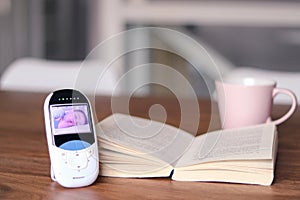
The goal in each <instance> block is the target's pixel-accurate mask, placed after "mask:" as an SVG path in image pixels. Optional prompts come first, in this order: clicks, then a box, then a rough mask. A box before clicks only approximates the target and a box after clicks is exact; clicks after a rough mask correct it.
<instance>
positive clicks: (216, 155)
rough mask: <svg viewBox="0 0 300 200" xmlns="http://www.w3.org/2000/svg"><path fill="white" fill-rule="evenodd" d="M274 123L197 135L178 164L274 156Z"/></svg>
mask: <svg viewBox="0 0 300 200" xmlns="http://www.w3.org/2000/svg"><path fill="white" fill-rule="evenodd" d="M275 129H276V127H275V125H274V124H273V123H268V124H263V125H256V126H252V127H245V128H240V129H228V130H220V131H214V132H210V133H207V134H204V135H200V136H198V137H196V139H195V140H194V142H193V144H192V145H191V147H190V149H189V150H188V151H187V152H186V153H185V154H184V155H183V156H182V157H181V158H180V159H179V161H178V163H177V164H176V167H184V166H189V165H195V164H200V163H204V162H212V161H224V160H250V159H252V160H253V159H272V154H273V151H272V149H273V141H274V135H275Z"/></svg>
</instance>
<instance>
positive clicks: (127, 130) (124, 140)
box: [97, 113, 194, 165]
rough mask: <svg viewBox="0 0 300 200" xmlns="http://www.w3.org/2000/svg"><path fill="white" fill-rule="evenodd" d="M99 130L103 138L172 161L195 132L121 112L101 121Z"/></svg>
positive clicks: (190, 142) (188, 143)
mask: <svg viewBox="0 0 300 200" xmlns="http://www.w3.org/2000/svg"><path fill="white" fill-rule="evenodd" d="M97 134H98V137H100V138H101V139H104V140H107V141H109V142H111V143H114V144H117V145H121V146H124V147H125V148H131V149H133V150H136V151H137V153H140V154H146V155H145V156H147V155H151V156H155V157H157V158H159V159H161V160H163V161H164V162H167V163H169V164H171V165H172V163H174V162H175V161H176V160H178V159H179V158H180V157H181V156H182V154H183V153H184V151H186V149H187V148H188V147H189V146H190V145H191V144H192V142H193V140H194V136H193V135H191V134H189V133H187V132H185V131H183V130H180V129H178V128H175V127H172V126H170V125H167V124H164V123H161V122H157V121H152V120H148V119H143V118H139V117H133V116H130V115H125V114H120V113H117V114H113V115H111V116H109V117H108V118H106V119H104V120H102V121H101V122H100V123H98V124H97ZM132 152H134V151H132ZM139 156H140V155H139Z"/></svg>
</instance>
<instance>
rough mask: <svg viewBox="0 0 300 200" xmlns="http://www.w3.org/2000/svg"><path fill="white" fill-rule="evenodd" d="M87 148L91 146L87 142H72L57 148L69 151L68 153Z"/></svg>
mask: <svg viewBox="0 0 300 200" xmlns="http://www.w3.org/2000/svg"><path fill="white" fill-rule="evenodd" d="M89 146H91V144H89V143H88V142H85V141H81V140H72V141H69V142H66V143H63V144H62V145H60V146H59V148H61V149H64V150H69V151H77V150H82V149H86V148H88V147H89Z"/></svg>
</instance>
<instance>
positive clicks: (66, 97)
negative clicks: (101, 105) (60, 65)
mask: <svg viewBox="0 0 300 200" xmlns="http://www.w3.org/2000/svg"><path fill="white" fill-rule="evenodd" d="M44 118H45V127H46V135H47V142H48V149H49V155H50V161H51V169H50V171H51V178H52V180H53V181H56V182H58V183H59V184H60V185H62V186H64V187H70V188H74V187H83V186H87V185H90V184H92V183H93V182H94V181H95V180H96V179H97V177H98V174H99V162H98V161H99V159H98V147H97V138H96V132H95V123H94V118H93V114H92V109H91V106H90V103H89V100H88V98H87V97H86V96H85V95H83V94H82V93H80V92H79V91H76V90H72V89H63V90H58V91H55V92H53V93H51V94H49V95H48V97H47V98H46V100H45V103H44Z"/></svg>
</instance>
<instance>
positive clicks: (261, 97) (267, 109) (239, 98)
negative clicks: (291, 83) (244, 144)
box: [215, 77, 297, 129]
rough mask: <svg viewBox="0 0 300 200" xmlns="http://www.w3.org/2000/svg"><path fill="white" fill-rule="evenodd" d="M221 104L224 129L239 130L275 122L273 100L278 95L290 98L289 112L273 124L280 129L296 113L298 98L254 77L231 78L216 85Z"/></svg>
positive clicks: (219, 103) (269, 81)
mask: <svg viewBox="0 0 300 200" xmlns="http://www.w3.org/2000/svg"><path fill="white" fill-rule="evenodd" d="M215 85H216V92H217V101H218V107H219V112H220V119H221V124H222V128H223V129H227V128H237V127H243V126H250V125H255V124H261V123H266V122H271V121H272V119H271V117H270V116H271V111H272V106H273V99H274V97H275V96H276V95H278V94H286V95H288V96H290V98H291V100H292V103H291V107H290V109H289V111H288V112H287V113H286V114H285V115H283V116H282V117H281V118H279V119H276V120H274V121H273V122H274V123H275V124H276V125H278V124H280V123H282V122H284V121H285V120H287V119H288V118H289V117H290V116H291V115H292V114H293V113H294V112H295V110H296V107H297V99H296V96H295V94H294V93H293V92H292V91H290V90H288V89H282V88H277V87H276V82H275V81H273V80H268V79H259V78H253V77H248V78H247V77H245V78H230V79H224V80H222V81H216V82H215Z"/></svg>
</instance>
